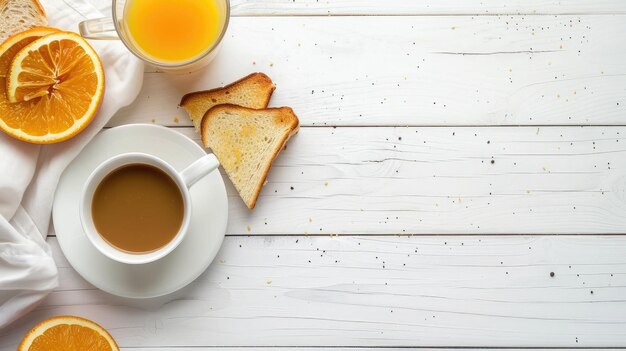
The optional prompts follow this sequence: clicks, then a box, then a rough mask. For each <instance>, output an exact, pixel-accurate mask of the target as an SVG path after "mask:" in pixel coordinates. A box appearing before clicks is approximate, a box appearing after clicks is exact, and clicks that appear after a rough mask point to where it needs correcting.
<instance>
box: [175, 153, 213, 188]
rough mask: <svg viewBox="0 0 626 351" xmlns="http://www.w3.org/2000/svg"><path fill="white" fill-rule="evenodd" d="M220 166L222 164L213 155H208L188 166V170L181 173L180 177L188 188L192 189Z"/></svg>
mask: <svg viewBox="0 0 626 351" xmlns="http://www.w3.org/2000/svg"><path fill="white" fill-rule="evenodd" d="M219 166H220V162H219V161H218V160H217V157H215V155H213V154H207V155H204V156H202V157H200V158H199V159H197V160H196V161H195V162H194V163H192V164H190V165H189V166H187V168H185V169H184V170H183V171H182V172H180V175H181V177H182V178H183V182H185V185H186V186H187V188H191V186H192V185H194V184H196V182H197V181H199V180H200V179H202V177H204V176H205V175H207V174H209V173H211V172H213V171H214V170H216V169H217V167H219Z"/></svg>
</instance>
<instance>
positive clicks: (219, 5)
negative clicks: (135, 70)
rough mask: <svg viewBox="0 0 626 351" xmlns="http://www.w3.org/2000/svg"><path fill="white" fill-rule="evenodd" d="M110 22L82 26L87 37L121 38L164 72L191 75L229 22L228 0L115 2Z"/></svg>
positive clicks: (207, 59) (208, 55)
mask: <svg viewBox="0 0 626 351" xmlns="http://www.w3.org/2000/svg"><path fill="white" fill-rule="evenodd" d="M112 9H113V16H112V18H98V19H91V20H87V21H84V22H81V23H80V24H79V26H78V28H79V31H80V34H81V35H82V36H83V37H85V38H89V39H121V40H122V42H123V43H124V44H125V45H126V47H127V48H128V49H129V50H130V51H131V52H132V53H133V54H134V55H135V56H137V57H139V58H140V59H142V60H144V61H145V62H147V63H148V64H151V65H153V66H156V67H157V68H160V69H163V70H165V71H181V70H184V71H190V70H194V69H197V68H200V67H202V66H204V65H206V64H207V63H209V62H210V61H211V60H212V59H213V58H214V57H215V55H216V53H217V50H218V48H219V46H220V43H221V41H222V38H223V37H224V33H226V28H227V27H228V20H229V18H230V4H229V1H228V0H113V8H112Z"/></svg>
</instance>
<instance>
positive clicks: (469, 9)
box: [231, 0, 626, 16]
mask: <svg viewBox="0 0 626 351" xmlns="http://www.w3.org/2000/svg"><path fill="white" fill-rule="evenodd" d="M231 6H232V11H233V14H234V15H235V16H293V15H309V16H311V15H496V14H510V15H516V14H531V15H535V14H592V13H595V14H600V13H610V14H615V13H626V4H625V3H624V2H623V1H619V0H604V1H593V0H568V1H558V0H552V1H545V0H530V1H529V0H506V1H484V0H469V1H468V0H444V1H442V0H391V1H390V0H387V1H385V2H384V4H381V3H380V2H379V1H375V0H341V1H331V0H298V1H291V0H289V1H287V0H232V1H231Z"/></svg>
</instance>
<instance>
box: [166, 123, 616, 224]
mask: <svg viewBox="0 0 626 351" xmlns="http://www.w3.org/2000/svg"><path fill="white" fill-rule="evenodd" d="M176 130H178V131H179V132H181V133H183V134H184V135H187V136H189V137H190V138H192V139H194V140H196V142H198V143H199V142H200V141H199V137H198V135H197V134H196V133H195V131H193V129H192V128H177V129H176ZM624 136H626V127H490V128H474V127H445V128H444V127H441V128H440V127H429V128H402V127H397V128H387V127H384V128H351V127H343V128H301V130H300V132H299V133H298V134H297V135H296V136H294V137H293V138H292V139H291V140H290V141H289V143H288V144H287V149H286V150H284V151H282V152H281V153H280V154H279V156H278V158H277V159H276V161H275V163H274V165H273V167H272V169H271V171H270V173H269V177H268V179H267V184H266V185H265V187H264V188H263V190H262V192H261V195H260V198H259V200H258V202H257V206H256V208H255V209H254V210H253V211H250V210H248V209H247V208H246V207H245V206H244V204H243V202H242V201H241V199H240V198H239V196H238V195H237V193H236V191H235V190H234V188H233V187H232V185H231V184H230V181H229V180H228V178H227V177H226V175H223V176H224V178H225V182H226V185H227V193H228V196H229V200H228V201H229V206H230V208H229V225H228V230H227V233H228V234H229V235H232V234H245V235H247V234H294V233H295V234H308V235H314V234H320V235H334V234H398V233H400V234H409V233H410V234H446V233H448V234H450V233H453V234H527V233H533V234H553V233H557V234H567V233H570V234H594V233H599V234H601V233H616V234H620V233H624V232H626V216H625V215H624V214H625V213H626V158H625V157H624V156H625V155H626V139H624Z"/></svg>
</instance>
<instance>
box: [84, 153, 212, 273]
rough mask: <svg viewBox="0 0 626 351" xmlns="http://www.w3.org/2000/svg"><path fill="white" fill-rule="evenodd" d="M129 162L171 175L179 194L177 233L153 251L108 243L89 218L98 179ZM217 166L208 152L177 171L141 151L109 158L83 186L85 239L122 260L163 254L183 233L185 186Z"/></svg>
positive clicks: (187, 215) (186, 202)
mask: <svg viewBox="0 0 626 351" xmlns="http://www.w3.org/2000/svg"><path fill="white" fill-rule="evenodd" d="M131 164H145V165H150V166H154V167H157V168H159V169H160V170H162V171H163V172H165V173H166V174H167V175H169V176H170V177H171V178H172V180H173V181H174V182H175V183H176V185H177V186H178V189H179V190H180V193H181V195H182V197H183V206H184V209H183V221H182V224H181V226H180V229H179V230H178V233H176V235H175V236H174V238H173V239H172V240H171V241H170V242H168V243H167V244H166V245H165V246H163V247H161V248H159V249H157V250H155V251H150V252H145V253H143V252H141V253H130V252H126V251H122V250H120V249H118V248H116V247H114V246H112V245H111V244H109V243H108V242H107V241H106V240H104V239H103V238H102V236H101V235H100V234H99V233H98V231H97V229H96V226H95V224H94V221H93V218H92V212H91V205H92V201H93V196H94V193H95V191H96V189H97V187H98V185H99V184H100V182H101V181H102V180H103V179H104V178H105V177H106V176H107V175H108V174H109V173H111V172H113V171H114V170H116V169H118V168H120V167H122V166H126V165H131ZM217 167H219V161H218V160H217V158H216V157H215V156H214V155H212V154H208V155H205V156H203V157H201V158H199V159H198V160H196V161H195V162H193V163H192V164H191V165H189V166H188V167H187V168H185V169H184V170H183V171H181V172H179V171H177V170H176V169H175V168H174V167H172V166H171V165H170V164H169V163H167V162H165V161H163V160H161V159H160V158H158V157H155V156H152V155H148V154H145V153H138V152H134V153H126V154H121V155H117V156H114V157H111V158H110V159H108V160H106V161H104V162H103V163H101V164H100V165H99V166H98V167H97V168H96V169H95V170H94V171H93V172H92V173H91V175H90V176H89V178H88V179H87V182H86V183H85V185H84V187H83V193H82V196H81V200H80V207H79V208H80V221H81V224H82V226H83V230H84V231H85V234H86V235H87V238H88V239H89V241H91V243H92V244H93V245H94V246H95V247H96V249H98V250H99V251H100V252H101V253H102V254H103V255H105V256H107V257H109V258H110V259H112V260H115V261H118V262H122V263H128V264H144V263H149V262H153V261H156V260H158V259H160V258H163V257H165V256H166V255H167V254H169V253H170V252H172V251H173V250H174V249H175V248H176V247H177V246H178V245H179V244H180V243H181V242H182V241H183V239H184V237H185V235H186V234H187V229H188V227H189V221H190V219H191V206H192V204H191V196H190V194H189V188H191V186H192V185H194V184H195V183H196V182H197V181H198V180H200V179H202V177H204V176H206V175H207V174H209V173H211V172H213V171H214V170H216V169H217Z"/></svg>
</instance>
